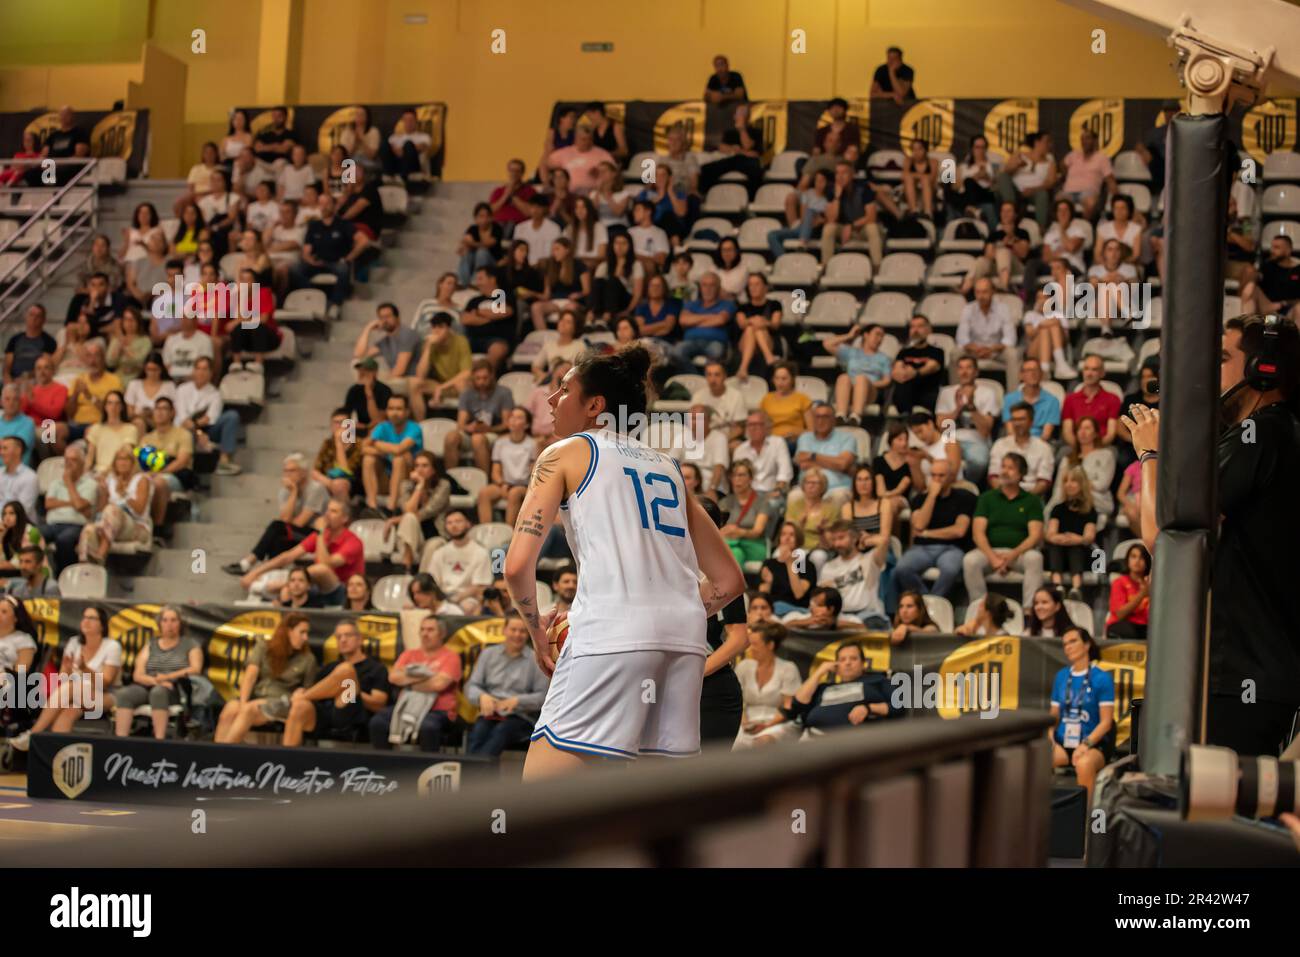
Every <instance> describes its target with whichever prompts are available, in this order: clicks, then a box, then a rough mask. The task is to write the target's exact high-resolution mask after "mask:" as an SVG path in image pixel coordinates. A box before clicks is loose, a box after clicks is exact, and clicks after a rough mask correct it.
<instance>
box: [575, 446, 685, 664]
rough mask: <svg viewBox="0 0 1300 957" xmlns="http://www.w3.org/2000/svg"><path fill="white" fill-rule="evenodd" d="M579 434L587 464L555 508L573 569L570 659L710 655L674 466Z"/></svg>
mask: <svg viewBox="0 0 1300 957" xmlns="http://www.w3.org/2000/svg"><path fill="white" fill-rule="evenodd" d="M578 436H581V439H585V440H586V442H587V443H588V445H589V446H590V449H591V464H590V466H589V467H588V469H587V474H586V476H585V477H584V478H583V480H582V484H581V485H579V486H578V488H577V490H575V491H574V492H573V493H572V494H571V495H570V496H569V499H568V501H567V502H565V503H564V504H562V505H561V506H560V521H561V523H562V524H563V526H564V532H565V535H566V536H567V538H568V540H569V548H570V550H572V552H573V555H574V558H575V560H576V561H577V563H578V594H577V596H576V597H575V598H574V600H573V606H572V607H571V609H570V610H569V622H570V626H569V628H570V630H569V637H568V642H569V644H571V645H572V647H573V651H572V652H571V654H573V655H575V656H577V655H598V654H606V653H610V652H617V651H638V650H647V651H650V650H653V651H685V652H693V653H698V654H701V655H705V654H708V645H707V643H706V642H705V637H704V635H705V616H704V604H703V602H702V601H701V600H700V585H699V582H700V569H699V563H698V562H697V561H696V558H695V546H694V544H693V543H692V542H691V533H690V530H689V528H688V527H687V521H686V515H687V512H686V501H687V499H686V486H685V483H684V482H683V480H682V474H681V471H680V470H679V468H678V466H677V463H676V462H675V461H673V459H672V458H671V457H670V456H667V455H665V454H663V453H662V452H657V451H655V450H654V449H652V448H650V447H649V446H647V445H645V444H644V443H642V442H639V441H637V440H636V439H632V438H628V437H627V436H625V435H621V434H619V433H617V432H612V431H610V430H607V429H600V430H592V431H590V432H580V433H578ZM575 438H577V436H575ZM566 647H567V646H566Z"/></svg>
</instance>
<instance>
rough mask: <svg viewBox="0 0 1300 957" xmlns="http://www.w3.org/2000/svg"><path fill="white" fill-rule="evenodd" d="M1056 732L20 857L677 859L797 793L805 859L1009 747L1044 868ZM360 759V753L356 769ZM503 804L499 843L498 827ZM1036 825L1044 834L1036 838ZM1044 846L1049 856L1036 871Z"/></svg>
mask: <svg viewBox="0 0 1300 957" xmlns="http://www.w3.org/2000/svg"><path fill="white" fill-rule="evenodd" d="M1052 723H1053V722H1052V719H1051V717H1050V715H1048V714H1046V713H1045V712H1036V713H1029V712H1019V713H1011V712H1005V713H1003V714H1002V715H1001V716H1000V717H998V718H997V719H996V720H993V721H983V720H980V719H978V718H975V717H973V716H972V717H969V718H962V719H958V720H955V721H944V720H941V719H938V718H918V719H914V720H902V721H891V722H882V723H881V724H879V725H873V726H871V727H869V728H863V729H847V730H842V731H835V732H832V733H830V734H827V735H825V736H822V737H819V738H816V739H814V740H811V741H806V742H784V743H780V744H774V745H771V746H769V747H766V748H755V749H753V750H749V751H739V752H731V753H712V754H710V753H706V754H705V755H704V756H702V757H700V758H694V759H691V760H687V761H673V760H668V759H658V760H644V761H641V762H638V763H637V764H636V765H635V766H633V767H630V768H626V767H622V766H620V767H617V768H612V769H603V768H593V769H590V770H588V771H586V772H584V773H580V774H574V775H569V776H565V777H558V778H553V779H549V780H544V781H539V782H536V783H532V784H526V785H525V784H520V783H518V782H517V781H510V782H508V781H503V780H494V781H492V782H490V783H484V784H478V785H473V784H469V783H468V782H467V783H466V786H465V788H464V789H463V790H462V791H460V792H459V793H455V794H445V795H440V796H437V797H434V798H429V797H418V796H416V795H414V794H410V795H408V796H406V797H402V796H396V797H386V798H377V799H374V800H375V801H378V802H380V803H376V804H371V803H368V802H369V801H370V800H371V799H368V798H335V797H322V798H317V799H312V800H309V801H305V802H300V801H296V800H295V801H294V804H293V806H292V807H271V808H264V809H258V810H250V811H249V812H247V813H246V814H244V813H242V812H241V815H240V817H239V818H237V819H235V820H233V821H226V822H223V823H222V834H223V837H222V840H221V841H219V842H216V843H215V844H214V843H212V842H210V841H208V840H205V839H202V838H196V839H195V840H194V841H192V842H191V841H163V842H161V843H160V842H157V841H148V840H145V841H142V840H141V839H140V834H139V833H133V832H131V831H129V830H127V831H123V832H122V833H121V834H116V835H109V836H104V837H91V838H88V839H85V840H78V841H76V842H74V843H73V844H69V845H67V846H64V845H62V844H61V845H55V846H46V845H42V846H41V848H40V850H39V853H36V852H35V851H34V850H33V852H32V853H31V855H30V857H29V856H28V853H27V852H20V853H19V854H18V856H17V857H16V858H13V859H21V860H24V861H27V860H30V862H31V864H32V865H34V866H40V867H70V866H76V867H85V866H86V865H87V864H90V865H91V866H96V865H98V864H104V863H110V862H111V863H112V865H113V866H115V867H139V866H203V867H223V866H244V867H259V866H261V867H272V866H297V867H328V866H336V865H342V866H349V867H356V866H365V867H371V866H374V867H400V866H412V865H415V866H500V865H520V864H535V863H539V862H554V861H557V860H560V859H562V858H566V857H571V856H573V857H576V856H578V855H580V854H582V853H584V852H593V851H600V850H606V851H608V850H611V849H620V848H621V849H627V848H635V849H639V850H642V851H646V852H648V853H650V854H651V856H654V857H659V858H663V857H664V853H663V852H664V849H665V848H667V849H668V851H667V856H668V858H669V859H671V858H672V855H673V853H674V849H675V848H676V849H680V848H681V847H682V846H684V845H686V844H689V843H690V841H691V840H693V839H694V838H697V837H700V836H707V835H708V834H709V833H711V832H716V831H717V829H718V828H724V827H727V826H732V825H737V824H740V825H743V824H745V823H753V822H754V821H755V820H757V819H761V818H763V817H764V816H765V815H772V814H773V811H774V809H775V811H776V816H781V815H782V814H784V817H785V821H786V822H787V824H786V830H787V831H788V830H789V826H788V821H789V811H788V810H787V809H785V808H784V807H783V806H782V805H781V803H780V802H781V799H782V796H783V795H784V796H788V795H790V794H791V793H794V792H797V793H799V794H800V795H801V798H800V799H801V800H802V801H803V802H804V803H802V804H801V806H802V807H804V808H806V810H807V812H808V816H809V835H812V834H813V833H814V832H820V837H818V838H814V839H813V840H812V841H810V843H809V849H811V848H812V846H813V844H814V843H818V842H821V843H823V845H824V844H825V842H826V841H827V840H828V838H827V836H826V835H827V833H828V829H829V830H830V831H832V832H834V833H840V832H838V831H837V830H836V827H837V825H835V824H830V823H827V820H826V819H828V818H832V817H836V816H837V815H839V814H841V813H843V811H844V809H845V805H846V802H851V801H854V800H856V799H857V797H858V796H859V795H860V794H861V793H862V791H863V789H864V787H869V786H871V785H875V784H885V785H888V784H891V783H894V782H898V781H899V780H900V779H905V778H910V779H913V780H914V779H916V777H917V776H918V775H924V774H926V773H927V772H929V771H934V770H936V769H938V768H940V767H949V766H951V765H952V764H953V763H954V762H955V763H959V764H960V763H962V762H970V761H972V760H973V761H974V764H975V766H976V768H984V769H988V768H990V767H991V766H992V765H994V764H996V763H997V760H998V757H999V756H1000V755H1004V754H1006V752H1007V751H1008V750H1025V749H1034V748H1037V749H1038V750H1039V751H1042V752H1045V754H1044V755H1042V756H1040V757H1041V760H1039V761H1038V762H1037V763H1034V762H1032V761H1031V762H1028V763H1027V764H1026V765H1025V766H1024V768H1023V770H1024V776H1023V777H1022V779H1021V781H1020V786H1021V787H1022V788H1023V789H1022V790H1020V791H1018V792H1016V793H1018V794H1019V795H1020V797H1021V798H1023V801H1022V805H1021V806H1022V808H1023V811H1022V814H1023V818H1022V819H1021V818H1018V819H1016V820H1014V821H1011V822H1007V821H1002V822H1000V825H999V826H1001V827H1002V828H1003V831H1002V832H997V833H1000V834H1006V833H1008V831H1009V830H1010V831H1015V830H1016V829H1019V830H1018V831H1017V832H1016V834H1015V837H1014V839H1013V840H1012V843H1021V844H1022V846H1023V848H1025V849H1026V850H1025V851H1024V852H1023V853H1022V854H1021V860H1020V861H1019V862H1020V863H1045V859H1046V846H1045V840H1046V815H1047V804H1048V803H1049V802H1048V792H1049V786H1050V773H1051V772H1050V753H1046V749H1047V731H1048V729H1049V728H1050V727H1051V725H1052ZM367 753H368V752H365V751H362V752H358V758H359V759H360V760H359V762H358V763H364V757H365V755H366V754H367ZM214 757H215V755H214ZM977 773H982V772H977ZM1026 785H1028V786H1026ZM1015 786H1016V785H1015V784H1014V783H1013V784H1012V787H1013V788H1014V787H1015ZM972 791H973V797H971V798H968V799H967V803H966V807H968V808H971V809H972V810H971V816H972V827H973V828H974V829H975V834H974V835H972V837H973V838H974V837H977V836H978V834H979V833H980V832H981V828H983V829H984V831H983V833H984V834H985V837H986V839H989V840H991V839H992V838H991V832H990V831H989V830H988V828H989V826H990V824H989V822H990V820H991V818H992V817H995V816H996V815H997V814H998V813H999V812H998V806H999V805H998V802H994V801H991V793H990V792H987V791H986V792H983V793H981V792H980V791H979V788H978V787H974V788H972ZM1040 804H1041V807H1038V805H1040ZM985 805H988V806H985ZM498 809H499V812H500V814H501V815H503V820H504V824H505V831H504V834H500V833H494V832H493V830H492V826H491V825H492V819H493V815H494V813H497V811H498ZM1006 810H1007V811H1008V812H1010V813H1014V812H1011V809H1010V808H1006ZM372 811H373V812H377V813H371V812H372ZM976 818H978V819H976ZM344 822H346V826H341V825H342V824H343V823H344ZM358 822H364V826H360V825H359V823H358ZM932 823H933V822H932ZM1035 829H1041V831H1042V834H1041V835H1039V834H1034V833H1030V832H1033V831H1035ZM830 839H832V840H833V837H832V838H830ZM1040 839H1041V844H1042V846H1041V856H1042V858H1043V860H1042V861H1030V860H1028V858H1030V857H1032V856H1034V855H1035V853H1036V852H1037V850H1038V847H1039V843H1038V842H1039V841H1040ZM10 850H19V849H18V848H12V847H11V848H10ZM977 863H978V862H977Z"/></svg>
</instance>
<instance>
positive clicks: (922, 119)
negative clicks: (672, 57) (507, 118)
mask: <svg viewBox="0 0 1300 957" xmlns="http://www.w3.org/2000/svg"><path fill="white" fill-rule="evenodd" d="M826 103H827V101H826V100H755V101H753V102H751V103H750V104H749V109H750V115H749V120H748V124H749V125H750V126H756V127H758V129H759V131H760V133H761V135H762V138H763V159H764V161H765V162H766V161H770V160H771V158H772V157H773V156H774V155H776V154H777V153H780V152H782V151H784V150H802V151H804V152H810V151H811V150H812V147H813V139H814V137H815V136H816V134H817V130H818V129H819V128H821V127H822V126H825V125H826V124H827V123H829V122H830V114H829V113H828V112H827V110H826ZM848 103H849V109H848V118H849V119H850V120H852V121H853V122H855V123H856V124H857V126H858V129H859V132H860V134H861V142H860V144H859V145H860V146H861V147H862V150H863V153H864V154H869V153H872V152H875V151H877V150H903V151H906V150H907V149H908V148H909V146H910V145H911V143H912V141H913V140H917V139H920V140H924V141H925V143H926V144H927V146H928V148H929V150H930V151H931V152H940V153H952V154H953V155H954V157H955V158H956V159H957V161H958V162H960V161H961V158H962V157H964V156H965V155H966V154H967V153H968V152H969V151H970V142H971V139H972V138H973V137H975V136H979V135H983V136H985V137H986V138H987V139H988V141H989V153H990V154H991V155H993V156H994V157H996V158H997V159H999V160H1005V159H1006V158H1007V157H1009V156H1011V155H1012V154H1014V153H1016V152H1018V151H1019V150H1020V149H1021V147H1022V145H1023V143H1024V139H1025V136H1026V135H1027V134H1029V133H1037V132H1045V133H1050V134H1051V135H1052V140H1053V153H1054V155H1055V156H1056V158H1057V160H1058V161H1059V160H1061V159H1063V158H1064V157H1065V154H1066V153H1068V152H1069V151H1070V150H1072V149H1078V148H1079V145H1080V139H1081V135H1082V133H1083V131H1084V130H1090V131H1091V132H1092V133H1094V134H1095V135H1096V136H1097V148H1098V149H1099V150H1100V151H1101V152H1102V153H1104V154H1106V155H1107V156H1109V157H1110V158H1111V159H1114V158H1115V156H1117V155H1118V154H1119V153H1120V152H1122V151H1124V150H1131V149H1133V148H1134V147H1135V146H1136V145H1137V144H1138V143H1140V142H1142V141H1143V140H1144V139H1146V137H1147V135H1148V134H1149V133H1150V132H1151V131H1152V130H1153V129H1155V128H1156V127H1157V126H1158V125H1159V123H1160V119H1159V117H1160V109H1161V107H1162V106H1163V105H1164V103H1165V101H1164V100H1161V99H1154V98H1134V97H1108V98H1098V99H1091V100H1085V99H1068V100H1067V99H1040V98H1037V97H1010V98H1005V99H959V98H953V97H932V98H928V99H924V100H915V101H911V102H907V103H903V104H902V105H899V104H897V103H895V102H894V101H893V100H890V99H870V98H855V99H850V100H849V101H848ZM1296 103H1297V101H1296V100H1295V99H1282V98H1278V99H1272V100H1265V101H1263V102H1261V103H1259V104H1258V105H1257V106H1255V107H1253V108H1252V109H1251V110H1249V111H1248V112H1246V113H1245V114H1244V115H1234V116H1233V117H1232V118H1231V121H1230V124H1231V125H1230V130H1231V136H1232V139H1233V141H1234V142H1236V143H1237V145H1238V146H1239V147H1240V148H1241V149H1242V150H1244V151H1245V152H1246V153H1247V154H1248V155H1249V156H1250V157H1251V159H1253V160H1254V161H1255V163H1256V164H1258V165H1259V166H1262V165H1263V164H1264V161H1265V160H1266V159H1267V158H1268V156H1269V154H1270V153H1275V152H1294V151H1296V149H1297V145H1296V144H1297V135H1296V133H1297V109H1296ZM584 106H585V104H583V103H576V102H561V103H557V104H555V107H554V108H553V109H552V112H551V124H552V125H554V124H555V122H556V120H557V119H558V117H559V115H560V113H561V112H562V110H564V109H565V108H566V107H567V108H573V109H577V110H579V111H580V110H582V108H583V107H584ZM605 107H606V113H607V115H608V116H609V117H610V118H611V119H613V120H615V121H617V122H620V123H623V124H624V125H625V127H626V132H627V143H628V149H629V150H630V151H631V153H632V154H633V155H635V154H637V153H641V152H658V153H664V152H666V151H667V137H668V131H669V129H671V128H672V127H673V126H680V127H681V129H682V130H683V132H684V133H685V134H686V148H687V149H688V150H694V151H696V152H699V151H705V150H714V149H717V146H718V143H719V141H720V140H721V138H722V134H723V132H724V131H726V130H727V129H729V128H730V127H732V126H733V125H734V124H735V110H736V107H735V105H734V104H731V105H728V106H726V107H718V106H712V105H709V104H706V103H705V102H704V101H703V100H688V101H686V102H681V103H670V102H649V101H645V100H627V101H620V102H618V103H607V104H606V105H605Z"/></svg>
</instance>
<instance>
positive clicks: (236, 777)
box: [27, 734, 499, 807]
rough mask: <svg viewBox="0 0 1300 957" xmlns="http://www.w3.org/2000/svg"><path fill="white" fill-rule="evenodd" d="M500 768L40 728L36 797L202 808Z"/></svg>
mask: <svg viewBox="0 0 1300 957" xmlns="http://www.w3.org/2000/svg"><path fill="white" fill-rule="evenodd" d="M497 773H499V765H498V764H497V762H496V761H495V760H493V759H489V758H480V757H473V756H468V755H452V754H426V753H423V752H419V753H416V752H406V751H375V750H343V749H338V748H261V747H253V746H250V745H242V744H239V745H231V744H208V743H203V742H181V741H156V740H154V739H153V738H117V737H106V736H100V735H77V734H36V735H33V736H32V740H31V750H30V752H29V754H28V761H27V795H28V797H33V798H63V799H66V800H69V801H76V800H82V801H93V802H99V803H108V804H111V803H115V802H124V803H128V804H186V805H190V806H194V807H202V806H204V804H205V803H206V804H210V805H215V804H220V803H222V802H226V801H236V800H237V801H240V802H244V803H247V802H249V801H262V802H270V803H278V804H289V803H293V802H298V801H304V800H310V799H312V798H316V797H322V796H335V795H344V796H347V797H357V798H378V797H388V796H391V795H394V794H410V793H411V792H413V791H414V792H416V793H418V794H420V795H421V796H422V797H423V796H430V795H436V794H438V793H443V792H451V791H459V790H460V788H461V786H462V785H463V784H464V782H465V781H466V779H467V777H468V778H471V779H472V778H477V777H480V776H482V777H483V778H488V777H489V776H495V775H496V774H497Z"/></svg>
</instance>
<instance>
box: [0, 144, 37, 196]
mask: <svg viewBox="0 0 1300 957" xmlns="http://www.w3.org/2000/svg"><path fill="white" fill-rule="evenodd" d="M40 146H41V144H40V143H38V142H37V141H36V134H35V133H24V134H23V148H22V149H20V150H19V151H18V152H17V153H15V154H14V159H15V160H31V161H32V165H31V166H29V165H27V164H26V163H12V164H10V163H6V164H5V165H4V166H3V167H0V186H17V185H18V183H19V181H20V180H22V178H23V177H24V176H27V175H28V174H29V173H32V172H36V173H37V180H36V182H35V183H32V185H38V184H39V182H40V180H39V170H33V166H35V165H36V164H37V163H39V162H40V159H41V149H40ZM29 182H30V180H29Z"/></svg>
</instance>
